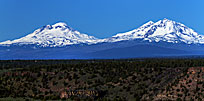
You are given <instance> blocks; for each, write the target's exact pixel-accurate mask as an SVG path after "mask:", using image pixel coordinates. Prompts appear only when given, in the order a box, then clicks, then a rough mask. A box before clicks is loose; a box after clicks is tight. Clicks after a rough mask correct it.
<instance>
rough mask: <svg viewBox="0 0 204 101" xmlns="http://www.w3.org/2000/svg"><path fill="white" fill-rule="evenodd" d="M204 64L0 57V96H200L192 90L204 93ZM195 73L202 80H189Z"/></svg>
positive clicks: (100, 98)
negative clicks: (196, 70) (193, 69)
mask: <svg viewBox="0 0 204 101" xmlns="http://www.w3.org/2000/svg"><path fill="white" fill-rule="evenodd" d="M202 66H204V59H173V58H172V59H165V58H161V59H159V58H158V59H120V60H1V61H0V98H14V99H15V98H23V99H27V100H28V99H41V100H59V99H61V100H66V99H71V100H77V99H90V100H99V101H100V100H122V101H123V100H156V99H157V100H158V99H162V98H164V97H163V96H164V95H168V96H171V98H170V97H168V96H165V99H168V100H172V99H173V100H174V99H176V100H185V99H197V100H199V99H201V98H203V95H202V94H196V95H197V97H196V98H195V97H193V96H194V95H195V94H194V93H196V91H199V92H200V93H204V92H202V91H204V90H203V89H202V88H201V87H204V86H203V84H204V83H203V81H204V80H203V78H204V76H203V78H202V75H203V74H202V71H201V70H202V68H201V67H202ZM192 67H195V68H201V69H199V70H200V72H196V73H195V74H193V75H192V73H189V70H191V69H190V68H192ZM191 71H192V70H191ZM193 73H194V71H193ZM195 75H196V76H195ZM194 76H195V77H196V78H198V80H197V81H190V80H191V79H192V78H193V77H194ZM188 78H191V79H189V80H188ZM182 80H183V81H186V80H188V82H189V83H188V84H194V83H195V84H196V85H199V86H197V87H196V88H195V92H193V91H194V88H192V87H187V86H189V85H185V87H184V85H181V84H180V82H181V81H182ZM176 85H179V86H177V88H176V87H175V86H176ZM190 86H191V85H190ZM178 87H180V88H183V89H184V88H185V89H184V90H182V89H180V88H178ZM189 89H190V90H189ZM77 91H80V92H77ZM90 91H91V93H90V94H85V93H86V92H90ZM73 92H74V93H77V94H78V95H77V94H76V95H75V94H71V93H73ZM81 92H82V93H81ZM177 92H180V93H177ZM172 93H173V94H172ZM188 93H189V94H188ZM69 94H71V95H69ZM182 94H186V95H185V97H184V95H182ZM161 96H162V97H161ZM172 96H173V97H172ZM0 100H1V99H0Z"/></svg>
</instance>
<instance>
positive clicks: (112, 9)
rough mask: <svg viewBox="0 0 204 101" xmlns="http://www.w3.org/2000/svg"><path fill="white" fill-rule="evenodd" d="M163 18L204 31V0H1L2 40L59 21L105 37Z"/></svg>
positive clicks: (200, 32) (76, 28) (0, 36)
mask: <svg viewBox="0 0 204 101" xmlns="http://www.w3.org/2000/svg"><path fill="white" fill-rule="evenodd" d="M163 18H168V19H171V20H175V21H177V22H181V23H183V24H185V25H187V26H188V27H190V28H192V29H194V30H195V31H196V32H198V33H199V34H204V0H0V41H5V40H13V39H16V38H20V37H22V36H25V35H27V34H29V33H32V32H33V31H34V30H36V29H37V28H40V27H42V26H44V25H47V24H54V23H56V22H59V21H63V22H66V23H67V24H68V25H69V26H70V27H72V28H74V29H75V30H78V31H80V32H82V33H86V34H88V35H93V36H95V37H98V38H106V37H110V36H112V35H115V34H116V33H118V32H126V31H129V30H132V29H134V28H138V27H139V26H141V25H142V24H144V23H146V22H148V21H149V20H152V21H154V22H156V21H158V20H160V19H163Z"/></svg>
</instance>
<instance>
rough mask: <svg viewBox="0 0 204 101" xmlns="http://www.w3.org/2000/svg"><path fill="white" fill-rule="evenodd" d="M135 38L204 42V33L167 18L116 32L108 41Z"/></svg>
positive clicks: (176, 41) (173, 41)
mask: <svg viewBox="0 0 204 101" xmlns="http://www.w3.org/2000/svg"><path fill="white" fill-rule="evenodd" d="M134 39H143V40H148V41H149V42H152V41H154V42H159V41H165V42H171V43H178V42H184V43H187V44H192V43H194V44H204V36H203V35H199V34H198V33H196V32H195V31H194V30H192V29H190V28H188V27H186V26H185V25H184V24H181V23H178V22H175V21H172V20H169V19H166V18H164V19H162V20H159V21H158V22H155V23H154V22H152V21H149V22H147V23H146V24H144V25H142V26H141V27H139V28H137V29H134V30H132V31H129V32H126V33H119V34H116V35H115V36H113V37H112V38H109V39H107V41H109V42H117V41H123V40H134Z"/></svg>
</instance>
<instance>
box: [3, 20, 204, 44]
mask: <svg viewBox="0 0 204 101" xmlns="http://www.w3.org/2000/svg"><path fill="white" fill-rule="evenodd" d="M135 39H142V40H144V41H145V40H146V41H149V42H160V41H164V42H169V43H186V44H204V35H199V34H198V33H196V32H195V31H194V30H192V29H191V28H189V27H187V26H185V25H184V24H181V23H178V22H175V21H172V20H169V19H166V18H164V19H162V20H159V21H157V22H155V23H154V22H153V21H149V22H147V23H145V24H143V25H142V26H140V27H139V28H136V29H133V30H131V31H128V32H125V33H118V34H116V35H114V36H112V37H109V38H105V39H98V38H96V37H94V36H89V35H87V34H83V33H80V32H79V31H77V30H74V29H73V28H71V27H69V26H68V25H67V24H66V23H64V22H58V23H55V24H53V25H46V26H43V27H41V28H39V29H37V30H35V31H34V32H33V33H31V34H28V35H26V36H25V37H22V38H19V39H15V40H12V41H10V40H8V41H4V42H0V45H8V46H9V45H12V44H15V45H30V44H33V45H38V46H40V47H63V46H70V45H77V44H87V45H91V44H98V43H108V42H111V43H113V42H120V41H124V40H135Z"/></svg>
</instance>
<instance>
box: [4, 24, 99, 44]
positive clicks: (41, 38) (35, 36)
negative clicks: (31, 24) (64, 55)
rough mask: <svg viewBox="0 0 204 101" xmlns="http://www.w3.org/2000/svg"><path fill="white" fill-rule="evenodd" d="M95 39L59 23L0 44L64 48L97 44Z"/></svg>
mask: <svg viewBox="0 0 204 101" xmlns="http://www.w3.org/2000/svg"><path fill="white" fill-rule="evenodd" d="M97 40H98V39H97V38H95V37H93V36H88V35H86V34H81V33H80V32H78V31H76V30H73V29H72V28H70V27H69V26H67V24H65V23H62V22H59V23H56V24H54V25H46V26H43V27H42V28H40V29H37V30H35V31H34V32H33V33H31V34H29V35H27V36H25V37H22V38H20V39H16V40H13V41H10V40H8V41H5V42H2V43H0V44H5V45H10V44H18V45H25V44H36V45H39V46H42V47H48V46H49V47H56V46H66V45H73V44H82V43H86V44H92V43H96V42H97Z"/></svg>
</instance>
